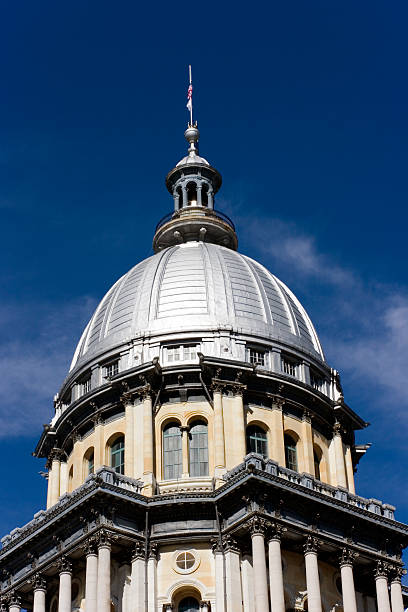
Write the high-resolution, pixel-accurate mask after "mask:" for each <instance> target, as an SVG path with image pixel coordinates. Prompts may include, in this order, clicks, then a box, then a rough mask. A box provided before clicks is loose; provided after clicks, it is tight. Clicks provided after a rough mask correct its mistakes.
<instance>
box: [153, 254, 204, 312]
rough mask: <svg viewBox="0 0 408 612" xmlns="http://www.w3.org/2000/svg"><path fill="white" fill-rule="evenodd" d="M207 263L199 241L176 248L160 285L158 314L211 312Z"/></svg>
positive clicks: (168, 261)
mask: <svg viewBox="0 0 408 612" xmlns="http://www.w3.org/2000/svg"><path fill="white" fill-rule="evenodd" d="M190 245H191V246H190ZM204 266H205V262H204V258H203V253H202V250H201V245H199V244H197V243H187V245H186V246H183V247H179V248H177V249H176V250H174V251H173V252H172V254H171V255H170V257H169V259H168V260H167V263H166V266H165V269H164V273H163V276H162V279H161V284H160V288H159V299H158V308H157V317H158V318H160V319H162V318H166V317H176V316H186V315H187V316H188V315H195V314H207V313H208V301H207V290H206V280H205V270H204Z"/></svg>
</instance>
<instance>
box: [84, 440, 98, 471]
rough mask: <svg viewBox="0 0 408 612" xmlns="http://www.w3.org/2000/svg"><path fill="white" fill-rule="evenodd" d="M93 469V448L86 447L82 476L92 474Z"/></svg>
mask: <svg viewBox="0 0 408 612" xmlns="http://www.w3.org/2000/svg"><path fill="white" fill-rule="evenodd" d="M94 470H95V455H94V448H93V446H91V448H88V450H87V451H86V453H85V455H84V477H85V478H86V477H87V476H89V474H93V473H94Z"/></svg>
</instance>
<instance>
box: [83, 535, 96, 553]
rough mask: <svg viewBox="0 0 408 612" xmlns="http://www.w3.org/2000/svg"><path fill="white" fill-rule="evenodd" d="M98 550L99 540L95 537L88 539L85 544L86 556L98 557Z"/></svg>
mask: <svg viewBox="0 0 408 612" xmlns="http://www.w3.org/2000/svg"><path fill="white" fill-rule="evenodd" d="M97 548H98V547H97V540H96V537H95V536H92V537H90V538H88V539H87V540H86V541H85V543H84V552H85V555H86V556H88V555H96V554H97V553H98V550H97Z"/></svg>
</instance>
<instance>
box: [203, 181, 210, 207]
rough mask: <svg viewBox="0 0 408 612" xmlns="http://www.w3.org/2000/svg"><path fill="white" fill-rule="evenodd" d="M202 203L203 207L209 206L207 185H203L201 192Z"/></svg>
mask: <svg viewBox="0 0 408 612" xmlns="http://www.w3.org/2000/svg"><path fill="white" fill-rule="evenodd" d="M201 202H202V205H203V206H208V185H207V184H206V183H204V184H203V188H202V190H201Z"/></svg>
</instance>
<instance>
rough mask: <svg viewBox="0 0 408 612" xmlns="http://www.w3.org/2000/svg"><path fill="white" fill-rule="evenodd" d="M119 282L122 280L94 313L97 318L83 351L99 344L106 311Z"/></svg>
mask: <svg viewBox="0 0 408 612" xmlns="http://www.w3.org/2000/svg"><path fill="white" fill-rule="evenodd" d="M119 283H120V280H119V281H118V282H117V283H116V284H115V285H114V286H113V287H112V289H111V290H110V291H109V293H108V294H107V295H106V296H105V298H104V299H103V301H102V304H101V305H100V307H99V309H98V310H97V311H96V312H95V315H94V317H95V318H94V320H93V321H92V323H91V326H90V328H89V332H88V335H87V339H86V342H85V344H84V348H83V352H85V351H89V350H91V349H92V347H93V345H96V344H98V342H99V340H100V337H101V330H102V325H103V321H104V318H105V315H106V312H107V310H108V308H109V307H110V304H111V300H112V298H113V295H114V294H115V291H116V289H117V286H118V284H119Z"/></svg>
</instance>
